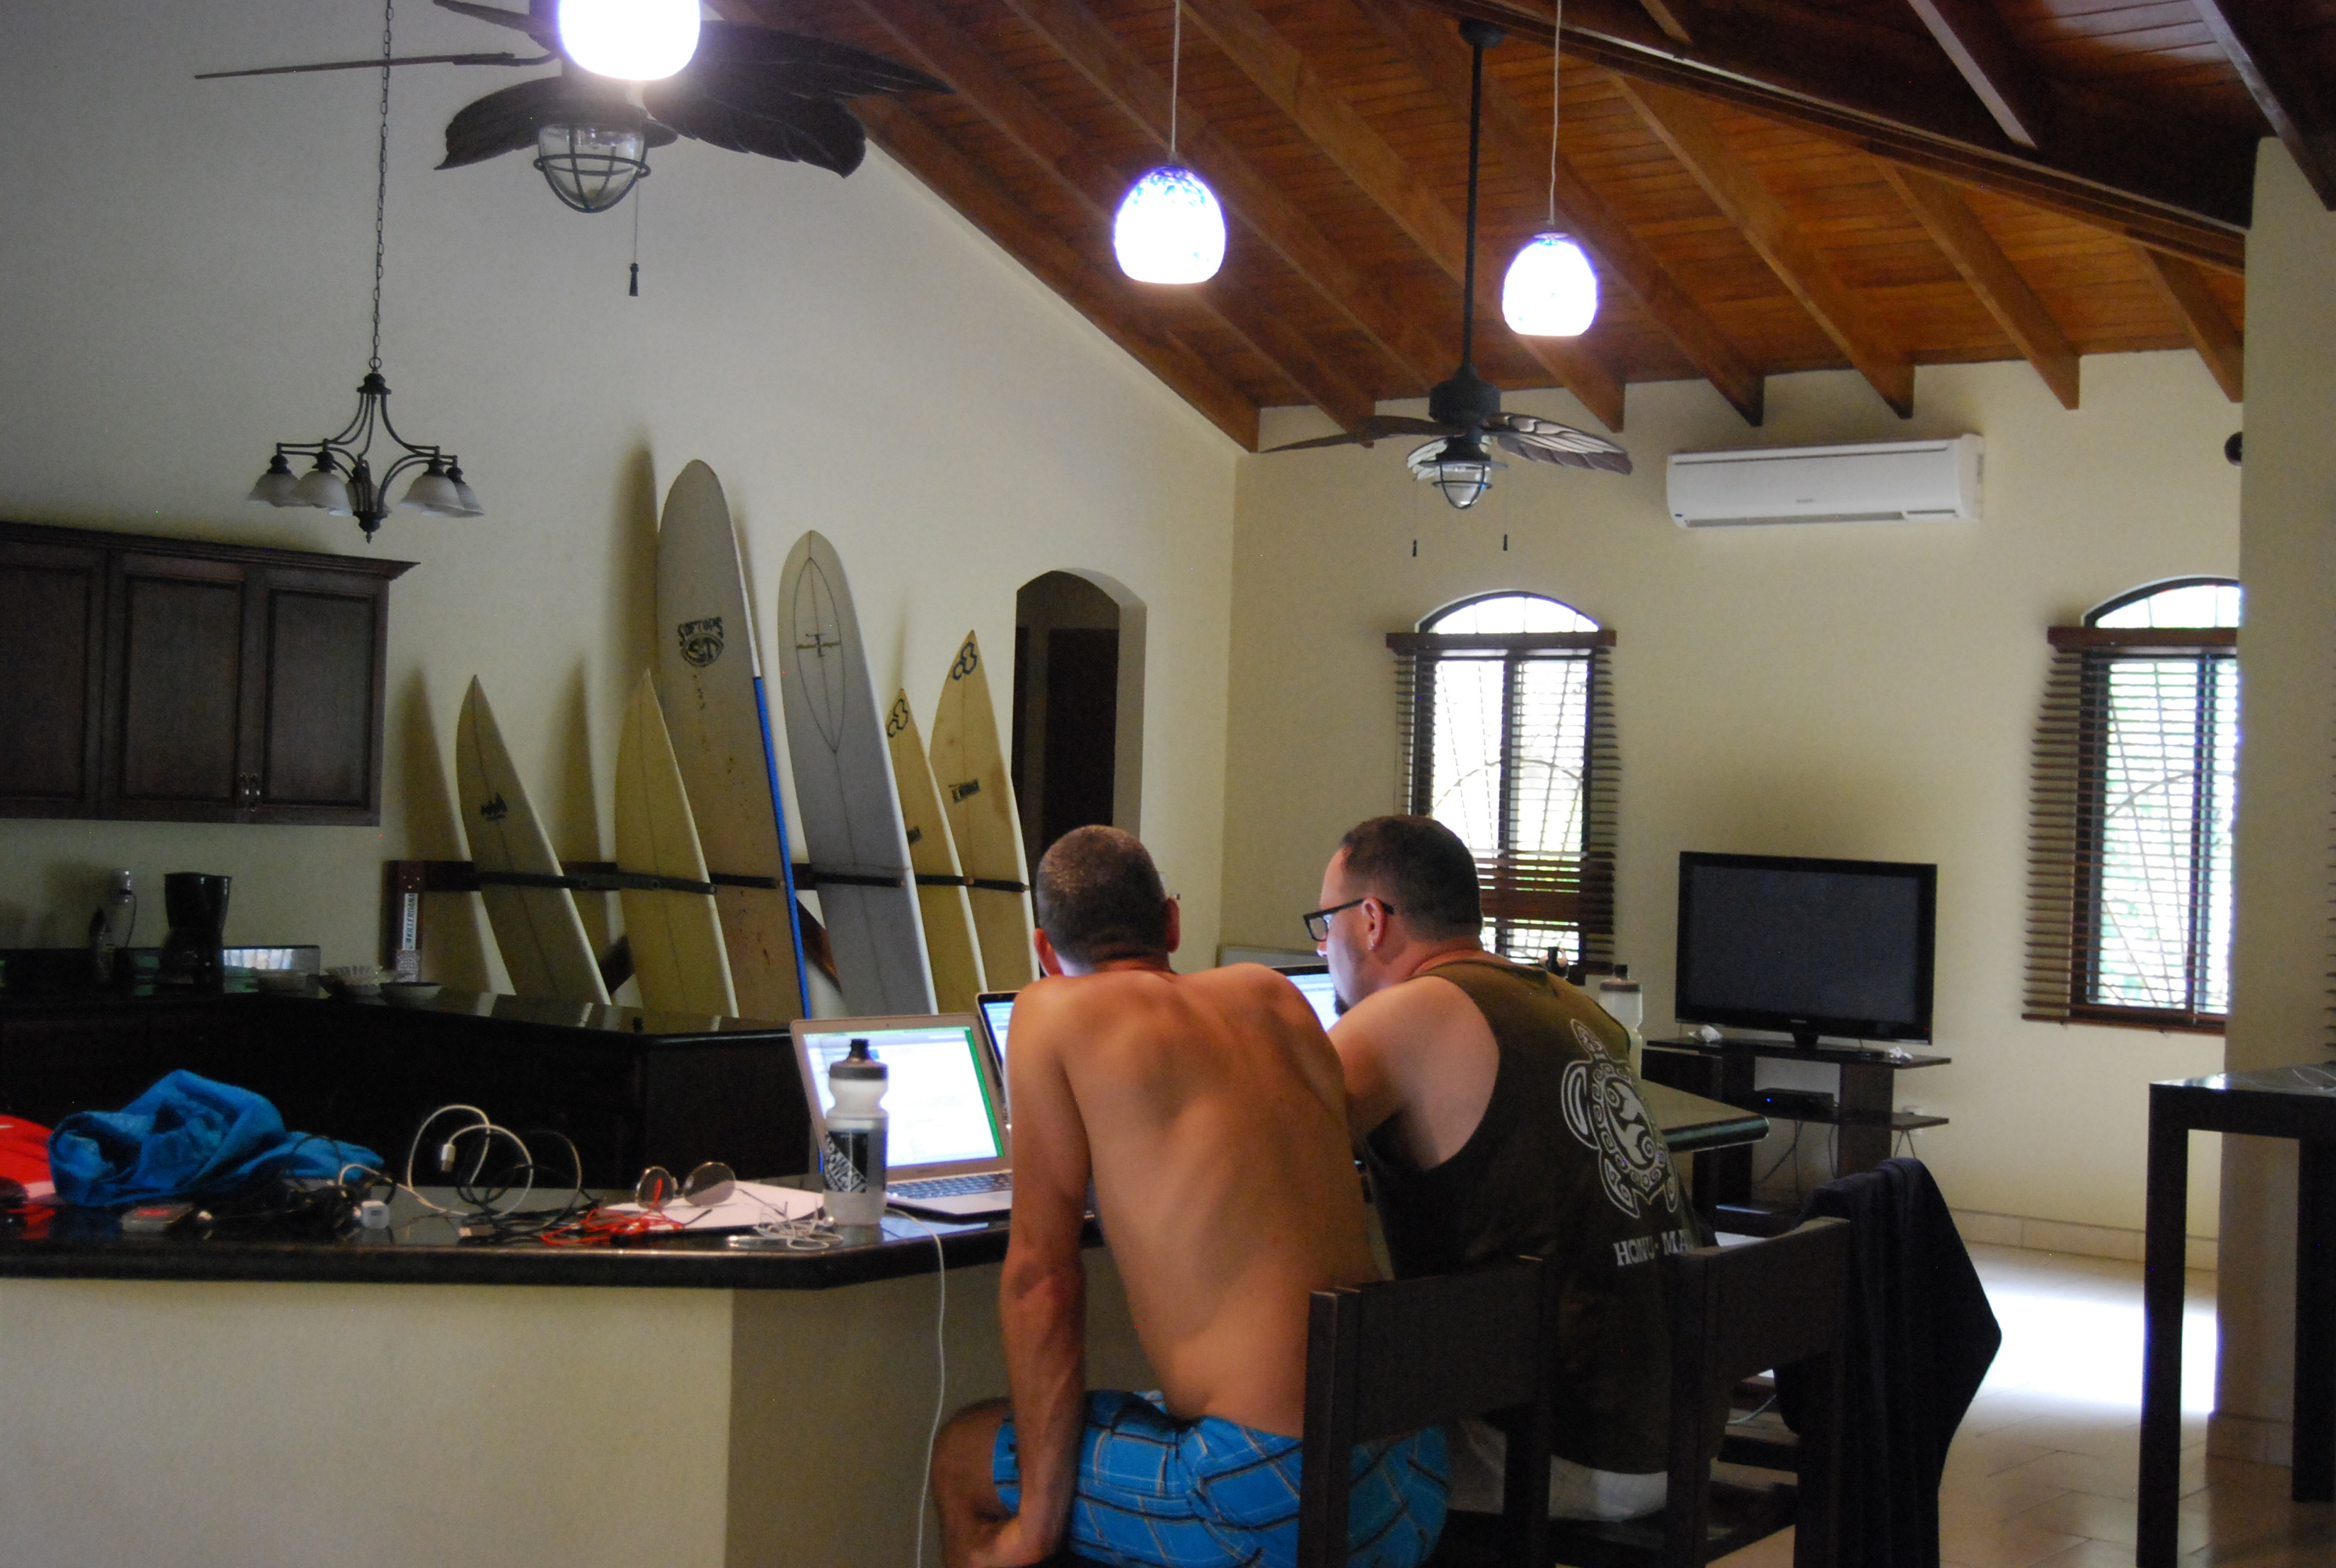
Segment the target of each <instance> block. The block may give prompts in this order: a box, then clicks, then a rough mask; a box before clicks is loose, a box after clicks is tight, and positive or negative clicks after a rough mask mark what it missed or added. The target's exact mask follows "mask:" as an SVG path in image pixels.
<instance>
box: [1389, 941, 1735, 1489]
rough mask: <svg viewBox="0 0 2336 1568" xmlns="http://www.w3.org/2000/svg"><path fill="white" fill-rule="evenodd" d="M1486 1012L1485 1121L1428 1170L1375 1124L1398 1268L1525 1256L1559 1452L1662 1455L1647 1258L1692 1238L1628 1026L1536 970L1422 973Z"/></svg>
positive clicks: (1658, 1301) (1474, 962)
mask: <svg viewBox="0 0 2336 1568" xmlns="http://www.w3.org/2000/svg"><path fill="white" fill-rule="evenodd" d="M1426 973H1427V974H1429V975H1432V976H1434V977H1435V978H1436V979H1442V980H1449V981H1450V982H1451V983H1452V984H1454V985H1455V986H1457V987H1459V988H1460V989H1461V990H1462V991H1464V992H1465V993H1466V994H1467V997H1468V999H1469V1000H1470V1001H1472V1002H1474V1003H1475V1004H1476V1008H1477V1010H1478V1011H1480V1012H1482V1013H1483V1014H1484V1021H1485V1023H1486V1024H1488V1025H1490V1026H1491V1027H1492V1031H1493V1040H1494V1044H1495V1045H1496V1046H1497V1047H1499V1050H1500V1065H1499V1067H1498V1069H1497V1071H1496V1073H1495V1076H1494V1080H1493V1094H1492V1098H1491V1099H1490V1100H1489V1101H1488V1102H1487V1103H1486V1105H1485V1106H1484V1120H1483V1121H1481V1122H1479V1123H1478V1124H1477V1126H1476V1131H1475V1134H1474V1135H1472V1136H1470V1138H1469V1139H1468V1141H1467V1143H1465V1144H1463V1145H1462V1146H1461V1148H1460V1151H1459V1152H1458V1153H1457V1154H1454V1155H1453V1156H1452V1157H1451V1158H1450V1159H1448V1160H1446V1161H1445V1162H1444V1163H1443V1164H1440V1165H1437V1166H1436V1167H1435V1168H1434V1169H1432V1170H1426V1171H1421V1170H1416V1169H1414V1168H1412V1166H1411V1165H1410V1164H1408V1163H1406V1162H1405V1161H1404V1160H1403V1159H1402V1158H1401V1157H1400V1156H1399V1155H1397V1154H1396V1153H1395V1152H1394V1146H1393V1143H1392V1140H1391V1138H1390V1137H1389V1128H1387V1127H1386V1126H1382V1127H1380V1128H1379V1129H1377V1131H1376V1132H1375V1133H1374V1134H1373V1135H1371V1136H1370V1138H1369V1139H1368V1140H1367V1141H1366V1143H1365V1145H1364V1158H1365V1163H1366V1164H1368V1167H1369V1169H1370V1174H1371V1187H1372V1191H1373V1193H1374V1194H1375V1197H1376V1200H1377V1206H1378V1213H1379V1222H1380V1224H1381V1225H1382V1227H1383V1228H1384V1229H1385V1231H1386V1232H1387V1251H1388V1252H1389V1254H1390V1256H1391V1257H1392V1258H1393V1259H1394V1261H1395V1269H1396V1272H1397V1275H1398V1276H1404V1277H1408V1276H1413V1275H1420V1274H1439V1273H1445V1272H1448V1271H1452V1270H1454V1269H1460V1268H1465V1267H1466V1266H1468V1265H1470V1264H1472V1263H1479V1262H1484V1261H1487V1260H1490V1259H1495V1258H1503V1257H1514V1256H1515V1255H1516V1254H1518V1253H1520V1252H1533V1253H1539V1254H1542V1255H1544V1256H1546V1257H1548V1258H1550V1259H1552V1261H1554V1262H1555V1263H1556V1265H1557V1267H1558V1269H1559V1271H1560V1273H1561V1275H1562V1279H1561V1281H1560V1284H1559V1292H1560V1298H1559V1309H1558V1325H1559V1327H1558V1345H1557V1359H1556V1366H1555V1380H1554V1384H1553V1387H1552V1398H1553V1400H1554V1403H1555V1407H1556V1423H1555V1427H1556V1429H1555V1432H1554V1434H1553V1437H1554V1442H1553V1445H1552V1446H1553V1447H1554V1449H1555V1451H1556V1453H1557V1454H1558V1455H1559V1456H1561V1457H1563V1458H1566V1459H1570V1460H1572V1461H1573V1462H1574V1463H1575V1464H1577V1465H1587V1466H1592V1467H1594V1468H1596V1469H1600V1470H1619V1471H1623V1472H1627V1473H1637V1474H1644V1473H1646V1472H1648V1471H1654V1470H1660V1469H1662V1468H1664V1467H1665V1466H1666V1464H1667V1463H1668V1460H1669V1449H1668V1446H1667V1445H1668V1435H1669V1427H1670V1420H1669V1388H1670V1323H1669V1310H1668V1308H1667V1306H1666V1303H1665V1299H1664V1295H1663V1290H1662V1271H1661V1270H1660V1269H1659V1268H1658V1267H1657V1266H1656V1264H1657V1261H1658V1260H1660V1258H1662V1257H1663V1256H1664V1255H1665V1254H1666V1253H1667V1252H1675V1251H1685V1250H1687V1249H1689V1248H1691V1247H1694V1246H1696V1245H1697V1244H1698V1235H1697V1232H1696V1228H1695V1221H1694V1218H1693V1215H1692V1213H1691V1211H1690V1210H1689V1208H1688V1205H1687V1203H1686V1202H1685V1201H1684V1200H1683V1198H1682V1197H1681V1195H1680V1192H1679V1180H1678V1177H1677V1175H1676V1174H1674V1172H1673V1171H1672V1168H1671V1160H1670V1152H1669V1149H1668V1148H1667V1147H1666V1146H1665V1145H1664V1143H1663V1136H1662V1134H1661V1133H1660V1131H1658V1130H1657V1129H1656V1127H1655V1125H1654V1122H1653V1119H1652V1118H1651V1117H1650V1116H1649V1115H1648V1114H1647V1109H1646V1106H1645V1105H1644V1104H1643V1103H1642V1101H1641V1100H1640V1096H1639V1086H1638V1081H1637V1079H1635V1078H1634V1077H1632V1076H1631V1074H1630V1066H1629V1065H1628V1062H1629V1057H1628V1050H1629V1037H1628V1036H1627V1035H1626V1034H1625V1033H1624V1032H1623V1029H1622V1027H1621V1025H1620V1024H1618V1023H1616V1022H1615V1021H1614V1019H1613V1018H1611V1017H1609V1016H1608V1015H1607V1013H1606V1011H1605V1009H1604V1008H1601V1007H1599V1006H1598V1004H1597V1003H1595V1002H1593V1001H1591V999H1590V998H1588V997H1587V996H1585V995H1583V994H1582V992H1581V991H1580V990H1578V989H1575V988H1573V987H1572V986H1570V985H1567V984H1566V983H1565V982H1564V981H1563V980H1562V979H1558V978H1557V977H1556V976H1554V975H1552V974H1550V973H1548V972H1547V971H1545V970H1542V969H1525V968H1523V967H1521V966H1519V965H1515V964H1511V963H1506V962H1504V961H1503V960H1501V959H1494V958H1491V957H1485V958H1482V959H1462V960H1457V961H1453V962H1446V963H1442V964H1438V965H1436V967H1435V968H1433V969H1428V970H1427V971H1426Z"/></svg>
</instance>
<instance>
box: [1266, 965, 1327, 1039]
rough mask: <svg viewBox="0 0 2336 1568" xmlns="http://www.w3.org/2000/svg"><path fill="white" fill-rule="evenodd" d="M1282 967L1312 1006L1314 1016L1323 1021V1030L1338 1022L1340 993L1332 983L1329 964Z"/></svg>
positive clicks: (1282, 970)
mask: <svg viewBox="0 0 2336 1568" xmlns="http://www.w3.org/2000/svg"><path fill="white" fill-rule="evenodd" d="M1280 967H1281V972H1282V973H1283V974H1285V975H1288V976H1289V977H1290V984H1291V985H1293V986H1296V987H1297V988H1298V994H1299V996H1301V997H1304V998H1306V1000H1307V1001H1308V1003H1309V1004H1310V1005H1311V1006H1312V1008H1314V1016H1315V1017H1316V1018H1319V1019H1321V1020H1322V1027H1323V1028H1325V1029H1328V1028H1329V1027H1330V1026H1331V1025H1332V1024H1335V1023H1337V1022H1338V988H1337V987H1335V986H1333V985H1332V984H1331V983H1330V967H1329V965H1328V964H1287V965H1283V966H1280Z"/></svg>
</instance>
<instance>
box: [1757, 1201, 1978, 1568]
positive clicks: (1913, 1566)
mask: <svg viewBox="0 0 2336 1568" xmlns="http://www.w3.org/2000/svg"><path fill="white" fill-rule="evenodd" d="M1821 1216H1832V1217H1837V1218H1840V1219H1844V1220H1847V1221H1848V1222H1850V1226H1851V1237H1850V1281H1851V1283H1850V1298H1851V1299H1850V1310H1849V1323H1848V1334H1847V1342H1846V1344H1845V1345H1844V1353H1845V1356H1846V1361H1847V1377H1846V1378H1845V1380H1844V1382H1845V1388H1844V1407H1843V1411H1842V1416H1843V1427H1842V1470H1841V1479H1842V1495H1841V1534H1840V1548H1839V1556H1838V1557H1837V1559H1836V1561H1835V1568H1938V1563H1939V1477H1940V1475H1941V1473H1942V1471H1943V1470H1944V1469H1945V1467H1946V1462H1947V1445H1948V1444H1949V1443H1951V1442H1952V1441H1953V1440H1954V1436H1955V1428H1956V1427H1958V1426H1960V1425H1961V1422H1962V1418H1963V1413H1964V1412H1965V1411H1967V1410H1969V1409H1970V1408H1971V1397H1972V1396H1973V1395H1975V1394H1977V1393H1978V1392H1979V1386H1980V1382H1981V1379H1982V1378H1985V1377H1986V1376H1987V1369H1988V1367H1989V1365H1990V1363H1992V1362H1993V1361H1994V1359H1995V1352H1996V1350H1997V1349H1998V1348H1999V1347H2000V1346H2001V1345H2002V1343H2003V1330H2002V1329H2001V1328H2000V1327H1999V1326H1998V1325H1997V1323H1996V1320H1995V1312H1994V1310H1992V1309H1991V1308H1990V1307H1989V1306H1988V1303H1987V1291H1986V1290H1984V1289H1983V1288H1982V1287H1981V1284H1980V1279H1979V1271H1977V1270H1976V1269H1974V1268H1972V1267H1971V1254H1970V1253H1969V1252H1967V1251H1964V1250H1963V1240H1962V1237H1961V1235H1960V1234H1959V1233H1958V1232H1956V1230H1955V1222H1954V1219H1953V1217H1952V1215H1950V1214H1949V1213H1947V1201H1946V1199H1945V1198H1944V1197H1943V1196H1942V1194H1941V1193H1940V1192H1939V1186H1938V1183H1936V1182H1934V1181H1932V1179H1931V1173H1930V1172H1929V1171H1928V1170H1926V1169H1924V1168H1923V1165H1922V1162H1921V1161H1920V1160H1888V1161H1884V1162H1883V1164H1882V1165H1881V1166H1880V1167H1879V1168H1878V1169H1875V1170H1872V1171H1866V1172H1863V1173H1861V1174H1857V1175H1854V1176H1844V1177H1843V1178H1841V1179H1840V1180H1839V1181H1835V1182H1828V1183H1825V1185H1824V1186H1822V1187H1819V1188H1818V1189H1817V1190H1816V1191H1815V1192H1814V1193H1810V1194H1809V1197H1808V1202H1807V1203H1806V1204H1804V1205H1803V1207H1802V1209H1801V1218H1802V1220H1804V1221H1808V1220H1813V1219H1816V1218H1819V1217H1821ZM1795 1381H1796V1380H1795V1379H1794V1378H1790V1377H1788V1376H1787V1377H1780V1378H1778V1379H1777V1384H1778V1387H1777V1402H1778V1404H1779V1406H1780V1407H1782V1409H1783V1412H1784V1416H1785V1419H1786V1422H1787V1423H1788V1424H1793V1425H1795V1426H1797V1422H1796V1407H1797V1405H1798V1399H1797V1393H1798V1390H1797V1389H1796V1387H1795Z"/></svg>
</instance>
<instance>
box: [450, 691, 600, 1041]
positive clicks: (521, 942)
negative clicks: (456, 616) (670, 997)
mask: <svg viewBox="0 0 2336 1568" xmlns="http://www.w3.org/2000/svg"><path fill="white" fill-rule="evenodd" d="M454 788H455V792H456V793H457V794H459V795H461V797H462V833H463V836H464V837H466V838H467V839H469V841H470V844H471V864H472V867H473V868H474V869H476V870H477V871H478V872H479V873H480V875H481V878H482V880H481V881H480V883H479V896H480V897H481V898H482V899H484V900H485V901H486V905H487V924H488V925H489V926H490V927H492V929H493V930H494V933H495V946H496V947H497V948H498V949H500V950H501V952H502V955H503V968H504V969H505V970H506V971H508V972H509V974H510V976H511V989H512V990H513V991H514V992H516V993H517V994H518V995H520V996H522V997H540V998H549V999H550V1000H553V1001H562V1002H599V1003H602V1004H604V1005H605V1004H606V1003H607V1002H608V987H607V986H605V985H603V984H601V982H600V966H599V964H598V963H596V962H595V961H594V960H593V958H592V942H591V939H590V938H589V937H587V936H586V935H585V934H584V921H583V919H582V917H580V916H579V915H578V914H577V912H576V895H575V894H573V893H571V892H569V891H568V890H567V889H566V888H562V887H547V886H535V887H527V886H521V885H516V884H513V883H511V882H498V881H492V878H494V877H496V876H499V875H511V874H517V875H520V876H524V877H536V878H542V879H544V880H546V881H549V880H550V879H552V878H556V877H558V876H560V875H561V874H562V873H561V872H560V857H559V856H558V855H555V854H553V853H552V852H551V841H550V839H548V838H546V837H545V836H544V833H543V824H542V823H540V822H539V821H537V820H536V815H535V807H534V806H533V805H532V804H530V803H529V801H528V798H527V791H526V789H525V788H524V787H522V786H521V784H520V782H519V772H518V770H517V769H515V768H514V767H512V766H511V753H510V751H509V750H508V749H506V748H505V746H504V745H503V734H502V730H501V728H500V727H499V726H497V725H496V723H495V710H494V709H493V708H492V707H490V706H487V691H486V687H482V686H481V685H480V684H479V680H478V677H476V676H473V677H471V689H470V690H469V691H468V692H466V693H465V694H463V697H462V718H461V720H460V721H459V722H458V723H457V724H456V726H455V727H454Z"/></svg>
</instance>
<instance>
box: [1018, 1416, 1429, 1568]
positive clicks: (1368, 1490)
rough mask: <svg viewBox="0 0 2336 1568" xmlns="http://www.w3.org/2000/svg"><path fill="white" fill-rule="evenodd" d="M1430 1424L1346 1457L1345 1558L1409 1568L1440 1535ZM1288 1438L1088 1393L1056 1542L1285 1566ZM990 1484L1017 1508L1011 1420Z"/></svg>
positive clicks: (1244, 1566)
mask: <svg viewBox="0 0 2336 1568" xmlns="http://www.w3.org/2000/svg"><path fill="white" fill-rule="evenodd" d="M1444 1444H1445V1439H1444V1431H1443V1429H1442V1428H1441V1427H1431V1428H1429V1429H1428V1430H1426V1431H1425V1432H1415V1433H1413V1434H1412V1435H1411V1436H1409V1437H1396V1438H1391V1439H1389V1440H1387V1441H1386V1442H1382V1443H1367V1444H1364V1445H1363V1446H1359V1447H1358V1448H1357V1449H1356V1450H1355V1471H1354V1475H1355V1480H1354V1490H1353V1494H1352V1496H1353V1503H1352V1505H1351V1508H1350V1511H1349V1513H1348V1520H1349V1524H1348V1540H1349V1541H1350V1542H1351V1543H1352V1544H1353V1545H1352V1552H1351V1554H1350V1555H1349V1557H1348V1562H1349V1563H1352V1564H1354V1568H1413V1565H1414V1564H1416V1563H1419V1562H1421V1561H1422V1560H1423V1559H1425V1558H1426V1555H1427V1554H1428V1553H1429V1552H1430V1551H1432V1550H1433V1549H1434V1548H1435V1545H1436V1536H1437V1535H1439V1534H1442V1533H1443V1530H1444V1492H1445V1446H1444ZM1298 1473H1299V1443H1298V1439H1297V1438H1295V1437H1280V1436H1277V1435H1276V1434H1274V1433H1271V1432H1259V1431H1255V1430H1252V1429H1251V1428H1250V1427H1242V1426H1238V1425H1236V1424H1235V1423H1233V1422H1231V1421H1223V1420H1220V1419H1218V1418H1217V1417H1213V1416H1204V1417H1202V1418H1201V1419H1199V1420H1197V1421H1179V1420H1177V1419H1175V1418H1174V1417H1172V1416H1170V1415H1169V1414H1168V1412H1167V1411H1166V1409H1165V1408H1163V1406H1162V1404H1161V1400H1160V1396H1159V1395H1158V1394H1157V1393H1152V1394H1129V1393H1124V1392H1120V1391H1117V1390H1111V1389H1095V1390H1091V1391H1090V1392H1089V1393H1088V1395H1087V1426H1086V1432H1085V1436H1084V1437H1082V1438H1081V1440H1080V1443H1079V1489H1078V1495H1077V1496H1076V1497H1075V1498H1074V1499H1073V1500H1072V1503H1071V1522H1070V1531H1069V1534H1068V1535H1067V1537H1066V1540H1065V1542H1064V1544H1065V1545H1066V1546H1067V1547H1068V1548H1069V1549H1070V1550H1071V1551H1073V1552H1076V1553H1078V1554H1079V1555H1080V1556H1082V1557H1091V1558H1094V1559H1095V1561H1097V1562H1099V1563H1116V1564H1121V1565H1122V1568H1290V1564H1291V1563H1295V1562H1296V1561H1297V1557H1298ZM990 1478H991V1479H992V1480H994V1481H995V1482H997V1484H998V1496H999V1498H1000V1499H1001V1500H1002V1501H1003V1502H1004V1503H1005V1505H1006V1506H1007V1507H1008V1508H1019V1507H1020V1506H1021V1500H1022V1484H1021V1483H1022V1467H1021V1454H1020V1452H1019V1450H1018V1449H1017V1446H1016V1442H1015V1433H1014V1418H1013V1417H1011V1416H1008V1417H1007V1418H1006V1421H1005V1424H1004V1425H1002V1426H1001V1427H998V1447H997V1449H996V1451H995V1453H994V1454H993V1455H992V1456H991V1458H990Z"/></svg>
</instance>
